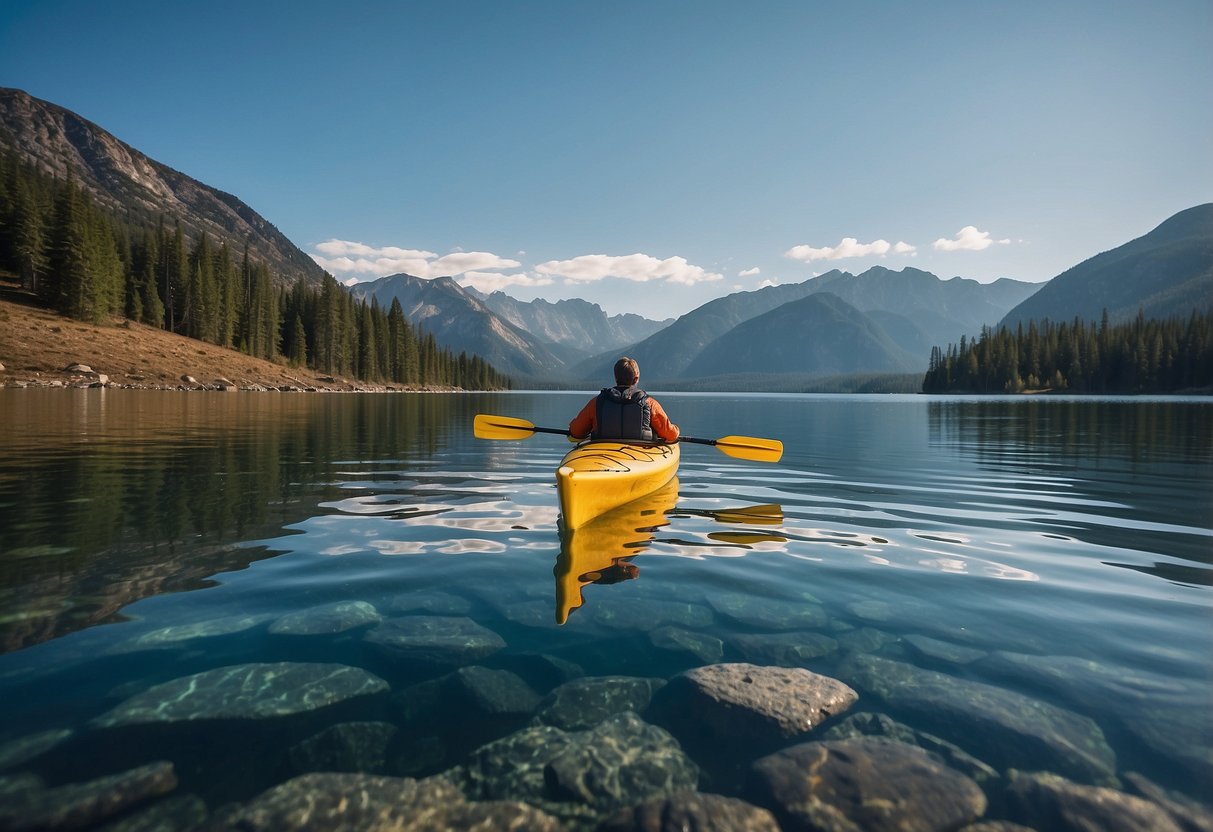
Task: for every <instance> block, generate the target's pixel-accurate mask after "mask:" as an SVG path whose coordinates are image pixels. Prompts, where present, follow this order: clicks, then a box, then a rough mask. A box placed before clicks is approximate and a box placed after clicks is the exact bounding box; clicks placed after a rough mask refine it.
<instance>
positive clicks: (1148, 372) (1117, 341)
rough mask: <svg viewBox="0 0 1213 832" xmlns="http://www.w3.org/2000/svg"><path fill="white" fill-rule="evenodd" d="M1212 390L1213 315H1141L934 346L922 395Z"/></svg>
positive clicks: (1046, 325)
mask: <svg viewBox="0 0 1213 832" xmlns="http://www.w3.org/2000/svg"><path fill="white" fill-rule="evenodd" d="M1210 387H1213V312H1209V311H1206V312H1203V313H1201V312H1193V313H1192V315H1191V316H1190V317H1189V318H1188V319H1187V320H1183V319H1179V318H1172V319H1169V320H1151V319H1147V318H1146V317H1145V315H1144V314H1138V316H1137V318H1136V319H1135V320H1134V321H1132V322H1130V323H1127V324H1118V325H1112V324H1110V323H1109V318H1108V315H1107V314H1106V313H1105V314H1104V316H1103V320H1102V321H1101V322H1100V323H1099V324H1094V323H1088V322H1085V321H1082V320H1081V319H1078V318H1075V319H1074V320H1073V321H1071V322H1068V323H1060V324H1054V323H1051V322H1049V321H1044V322H1043V323H1041V324H1039V325H1038V324H1036V323H1029V324H1028V325H1027V328H1026V329H1025V328H1024V326H1023V325H1022V324H1021V325H1020V326H1018V327H1017V328H1016V329H1014V330H1012V329H1010V328H1007V327H1003V328H1000V329H997V330H994V329H990V328H988V327H987V328H986V329H984V330H982V333H981V337H980V338H975V339H973V340H972V341H969V340H968V339H966V338H961V339H960V345H959V346H957V345H955V344H952V345H949V346H948V348H947V350H946V351H944V350H941V349H940V348H939V347H936V348H935V349H934V350H932V352H931V363H930V367H929V369H928V370H927V374H926V377H925V378H924V379H923V384H922V391H923V392H924V393H951V392H963V393H1019V392H1022V391H1024V390H1054V391H1061V390H1070V391H1073V392H1079V393H1169V392H1174V391H1181V390H1208V389H1209V388H1210Z"/></svg>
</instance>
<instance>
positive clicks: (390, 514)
mask: <svg viewBox="0 0 1213 832" xmlns="http://www.w3.org/2000/svg"><path fill="white" fill-rule="evenodd" d="M585 398H586V394H569V393H542V394H539V393H502V394H467V395H443V394H417V395H412V394H400V395H383V394H380V395H356V394H353V395H291V394H264V395H261V394H257V395H246V394H208V393H189V394H175V393H163V392H138V391H110V390H107V391H95V390H86V391H42V390H0V423H2V424H3V425H4V430H5V438H6V441H5V443H4V444H3V446H2V447H0V516H3V518H4V519H3V523H2V524H0V649H2V650H3V651H5V653H4V655H3V656H0V698H2V699H3V701H4V702H5V703H6V706H5V716H4V718H3V722H0V749H2V748H3V744H4V743H5V742H7V741H13V740H18V739H20V738H22V737H27V736H29V735H30V734H33V733H36V732H41V731H50V730H58V729H70V730H72V731H73V732H75V733H74V734H73V739H72V740H69V741H68V742H67V743H66V744H65V745H63V746H60V747H58V748H56V749H52V750H50V751H48V752H46V753H45V754H43V755H42V756H39V757H34V758H33V759H32V760H29V761H27V762H24V763H22V764H21V765H20V766H16V767H15V770H26V769H28V770H31V771H35V772H37V773H40V774H41V775H43V776H44V777H45V778H47V779H48V781H49V782H73V781H77V780H83V779H88V778H91V777H96V776H100V775H102V774H108V773H112V772H113V771H115V770H119V769H120V767H121V766H126V765H135V764H139V763H141V762H146V761H147V760H150V759H159V758H161V757H157V756H148V755H155V754H160V755H161V756H162V755H163V753H164V749H163V748H161V747H158V744H157V742H156V740H155V738H154V737H144V738H143V740H141V743H143V744H145V745H146V751H143V750H141V748H140V743H135V744H134V747H127V748H126V749H124V751H123V752H122V753H120V754H119V753H117V752H113V753H110V752H106V753H96V746H97V745H98V743H97V742H96V741H95V740H90V739H89V737H95V736H96V735H97V734H98V728H97V726H96V723H90V720H94V719H96V718H97V717H98V716H100V715H102V714H105V713H106V712H108V711H109V710H110V709H112V708H114V707H115V706H116V705H118V704H120V703H122V702H123V701H125V700H127V699H129V698H130V697H131V696H133V695H135V694H138V693H139V692H141V691H144V690H147V689H148V688H150V687H151V686H153V685H155V684H158V683H161V682H165V681H168V680H172V679H177V678H181V677H183V676H187V675H189V674H193V673H198V672H201V671H206V670H211V669H214V668H219V667H227V666H232V665H239V664H243V663H254V662H282V661H310V662H333V663H339V664H343V665H348V666H353V667H359V668H364V669H366V670H368V671H370V672H372V673H374V674H376V675H377V676H379V677H380V678H382V679H384V680H385V681H386V682H387V683H388V684H390V685H391V688H392V691H393V692H394V693H397V692H399V691H403V690H407V689H409V688H410V686H412V685H415V684H417V683H418V682H421V681H423V680H424V679H426V678H433V677H435V676H438V675H441V673H444V672H447V671H449V669H450V668H449V667H448V668H446V669H440V668H437V667H434V668H429V667H426V666H423V665H417V664H410V663H403V664H402V663H400V662H395V661H392V660H390V659H389V658H387V657H385V655H384V654H383V652H382V651H379V650H376V649H375V648H374V645H373V644H371V643H369V642H368V641H367V640H366V639H365V635H366V633H367V631H368V628H369V625H368V626H367V627H361V628H354V629H351V630H346V631H343V632H340V633H335V634H332V635H316V636H310V637H303V638H300V637H286V636H283V635H281V634H276V633H275V632H273V631H272V627H273V623H274V622H275V621H278V620H280V619H282V618H284V617H285V616H288V615H291V614H293V613H297V612H300V611H303V610H307V609H311V608H315V607H318V606H321V605H324V604H329V603H334V602H340V601H364V602H367V603H369V604H371V605H373V606H374V607H375V609H376V610H381V611H383V613H382V614H384V615H386V616H391V615H394V614H397V613H393V612H392V610H393V609H395V610H398V611H403V612H402V614H404V615H408V614H412V613H417V612H426V611H428V612H435V611H440V610H439V609H438V608H439V607H441V606H442V605H443V604H446V605H447V606H449V607H450V608H451V609H452V610H454V609H458V610H460V612H459V613H458V614H460V615H466V616H467V617H470V618H471V619H473V620H474V621H475V622H477V623H478V624H480V625H483V626H485V627H487V628H489V629H490V630H492V631H493V632H495V633H497V634H498V635H500V636H501V638H502V639H504V642H505V644H506V646H505V648H504V649H502V650H500V651H498V652H496V653H495V654H493V655H492V657H490V658H486V659H484V660H483V661H482V662H480V663H482V664H485V665H487V666H490V667H494V668H503V669H510V670H512V671H515V672H518V673H519V674H520V675H521V676H523V678H525V679H526V680H527V681H528V683H530V684H531V685H533V686H534V687H535V688H536V690H537V692H538V693H540V694H542V693H544V692H546V689H548V688H550V687H551V686H552V685H554V684H555V683H556V682H557V681H558V679H554V678H552V676H551V673H550V672H549V671H550V670H551V667H553V666H555V664H554V661H559V662H565V663H572V664H573V665H576V666H577V667H578V668H580V672H583V673H585V674H586V675H589V676H603V675H609V674H624V675H629V676H652V677H661V678H668V677H670V676H672V675H674V674H676V673H679V672H681V671H683V670H686V669H687V668H689V667H692V666H695V665H698V664H703V663H707V662H709V661H714V660H724V661H745V660H748V661H753V662H754V663H757V664H789V665H798V666H803V667H807V668H808V669H810V670H813V671H815V672H819V673H824V674H827V675H838V676H839V678H843V679H844V681H847V679H846V678H845V677H844V674H845V672H846V670H847V667H848V665H847V657H848V656H849V655H852V654H853V653H854V652H855V651H856V650H859V651H866V652H870V653H872V654H874V655H877V656H879V657H881V658H882V659H887V660H889V661H895V662H898V663H899V664H898V665H897V666H898V667H910V668H916V669H921V670H930V671H934V672H941V673H945V674H948V675H949V676H950V677H953V678H955V679H957V680H964V681H968V682H979V683H983V684H991V685H994V686H997V687H998V688H1000V689H1003V690H1007V691H1012V692H1014V693H1017V694H1023V695H1025V696H1027V697H1031V698H1032V699H1033V700H1039V701H1041V702H1047V703H1049V704H1050V705H1053V706H1056V707H1059V708H1063V709H1065V710H1067V711H1069V712H1073V713H1075V714H1079V715H1081V716H1083V717H1086V718H1089V719H1090V720H1092V721H1093V722H1094V724H1096V725H1097V726H1098V728H1099V729H1100V730H1101V731H1102V733H1103V734H1104V736H1105V737H1106V740H1107V743H1108V744H1109V746H1110V747H1111V749H1112V750H1113V752H1114V753H1115V758H1116V763H1115V766H1116V771H1117V772H1118V773H1123V772H1127V771H1137V772H1142V773H1144V774H1146V775H1147V776H1148V777H1150V778H1152V779H1154V780H1156V781H1158V782H1159V783H1162V784H1164V785H1166V786H1167V787H1169V788H1174V789H1179V790H1182V791H1186V792H1187V793H1189V794H1192V795H1197V796H1200V795H1202V793H1203V789H1204V788H1205V787H1206V786H1207V783H1208V777H1209V775H1210V772H1213V736H1211V727H1210V707H1209V705H1210V690H1211V686H1210V667H1211V665H1210V658H1211V657H1213V628H1211V627H1210V626H1209V625H1210V614H1209V613H1210V608H1211V605H1210V587H1211V586H1213V547H1211V546H1210V543H1211V542H1213V540H1211V538H1213V532H1211V531H1210V527H1211V522H1210V521H1211V519H1213V518H1211V505H1213V465H1211V463H1213V403H1210V402H1209V401H1208V400H1200V399H1192V400H1186V399H1154V400H1150V399H1092V398H1026V397H1025V398H1013V399H1004V398H942V397H939V398H936V397H924V396H905V397H898V396H869V397H847V396H785V395H717V394H712V395H707V394H704V395H694V394H665V395H661V399H662V402H663V404H664V405H665V407H666V410H667V411H668V412H669V413H670V414H671V416H672V418H673V419H674V420H675V421H676V422H678V423H679V424H681V426H682V428H683V430H684V432H686V433H688V434H692V435H695V436H700V437H713V436H721V435H727V434H748V435H755V436H764V437H772V438H779V439H782V440H783V441H784V443H785V447H786V452H785V456H784V458H783V460H782V462H781V463H779V464H777V465H763V464H760V463H753V462H747V461H744V460H739V459H733V458H730V457H727V456H725V455H723V454H721V453H719V452H717V451H715V450H713V449H711V448H706V447H702V446H685V447H684V449H683V455H682V459H683V461H682V465H681V468H680V471H679V477H678V480H677V482H676V483H674V484H672V485H671V487H670V488H669V489H666V490H665V491H663V492H661V493H659V494H657V495H654V496H653V497H652V498H650V499H648V500H646V501H641V502H640V503H638V504H636V505H633V506H631V507H629V508H627V509H626V510H624V511H622V512H620V513H617V514H614V515H611V516H609V517H607V518H604V521H603V523H601V524H598V525H597V526H596V527H595V528H594V529H590V530H589V531H588V532H587V531H586V530H585V529H582V530H578V532H577V533H574V534H573V535H569V534H564V535H562V533H561V529H560V526H559V522H558V511H557V508H556V494H555V487H554V482H553V471H554V469H555V467H556V466H557V463H558V461H559V459H560V457H561V455H562V454H563V453H564V451H566V450H567V449H568V447H569V446H568V444H567V442H565V441H564V440H563V439H562V438H560V437H555V436H543V435H539V436H536V437H534V438H532V439H530V440H528V441H524V442H486V441H481V440H476V439H474V438H473V436H472V429H471V425H472V417H473V416H474V415H475V414H476V413H500V414H505V415H510V416H518V417H522V418H525V419H529V420H531V421H533V422H535V423H536V424H539V425H547V426H555V427H561V426H564V425H566V424H567V420H568V419H569V418H570V417H571V415H572V414H574V413H575V412H576V411H577V409H578V408H579V407H580V405H581V404H582V403H583V402H584V400H585ZM426 598H428V599H429V600H428V601H424V599H426ZM723 598H731V599H735V600H736V599H739V600H738V603H742V602H745V603H748V604H749V605H751V606H750V607H749V609H748V611H747V610H746V609H742V611H741V612H739V613H737V612H736V611H734V613H730V612H729V611H728V607H727V604H723V603H722V600H721V599H723ZM401 599H406V601H407V599H413V600H414V601H416V602H417V603H423V601H424V603H423V605H422V606H420V607H415V608H412V609H409V608H408V604H407V603H404V602H402V601H401ZM418 599H421V600H418ZM435 599H439V600H435ZM441 599H445V601H443V600H441ZM672 603H674V604H682V605H689V607H688V608H689V609H691V610H692V612H689V613H680V612H678V611H677V609H676V607H674V606H669V605H670V604H672ZM402 604H403V606H402ZM661 604H666V605H667V606H664V607H663V606H661ZM788 604H790V605H793V607H794V606H795V605H801V606H802V607H804V608H806V609H807V608H812V609H814V610H817V609H820V610H821V616H820V618H817V619H814V620H813V621H811V622H809V623H803V622H802V623H800V624H796V623H795V622H793V623H791V624H787V623H786V622H785V623H780V622H778V621H774V622H771V621H764V620H763V618H762V615H761V613H760V611H761V610H762V608H763V606H764V605H767V606H768V607H770V608H772V609H775V608H778V609H788V608H789V607H788V606H787V605H788ZM427 605H428V606H427ZM743 606H744V605H743ZM663 610H665V612H662V611H663ZM700 610H702V611H703V612H702V613H700V612H699V611H700ZM667 615H668V620H666V619H663V616H667ZM704 616H706V617H704ZM562 619H563V620H564V623H563V624H558V623H557V622H558V621H559V620H562ZM671 626H672V627H676V628H678V629H680V630H682V631H685V632H692V633H695V634H697V635H698V636H699V637H702V638H703V639H705V641H704V643H705V644H708V645H712V644H719V645H720V647H719V650H720V654H719V658H713V657H712V653H711V648H710V647H709V648H705V649H706V651H707V652H704V651H703V650H700V652H699V653H698V654H697V653H696V652H695V651H694V650H690V651H688V650H686V649H671V647H670V645H669V644H668V643H666V642H663V641H661V640H660V639H658V638H656V637H654V631H655V630H657V629H660V628H661V627H671ZM787 633H793V635H792V636H790V637H789V636H787ZM756 636H759V637H761V638H755V637H756ZM772 636H775V638H771V637H772ZM798 638H799V639H800V640H801V642H803V644H812V645H815V647H814V649H812V650H806V649H803V644H802V646H801V647H796V646H795V644H793V643H794V642H796V640H797V639H798ZM789 644H792V646H791V647H790V646H789ZM536 657H549V658H544V659H542V660H540V659H536ZM551 657H554V659H553V658H551ZM543 662H547V664H546V665H544V668H545V670H544V672H543V673H540V672H539V671H538V670H536V668H538V667H539V666H540V665H541V664H542V663H543ZM469 663H470V662H469ZM560 666H562V667H563V666H565V665H560ZM545 674H546V675H545ZM861 704H862V705H864V706H868V705H869V703H868V702H867V701H861ZM351 707H353V706H351ZM368 707H369V706H368ZM863 709H864V710H868V709H872V710H882V709H881V708H880V707H879V706H873V707H870V708H869V707H864V708H863ZM883 710H886V711H888V710H895V708H890V707H885V708H884V709H883ZM388 713H392V711H390V710H389V711H388ZM895 715H896V716H898V717H899V718H903V719H905V720H906V721H908V722H910V723H913V721H914V718H915V717H914V714H912V713H908V712H907V713H900V714H895ZM383 716H384V709H383V706H382V704H379V705H376V706H375V711H374V713H373V714H371V713H369V712H368V713H367V714H361V715H360V714H358V713H356V712H355V713H352V714H351V713H344V714H343V715H342V718H343V719H350V718H351V717H352V718H355V719H358V718H368V719H369V718H372V717H373V718H376V719H380V718H382V717H383ZM389 719H390V717H389ZM313 727H314V726H313ZM457 729H458V726H456V725H454V724H452V725H450V726H442V725H437V726H430V729H429V734H427V735H426V736H424V737H422V736H419V735H417V734H416V733H415V732H414V733H413V734H409V732H408V731H406V732H405V734H406V735H407V736H401V737H400V738H398V739H397V740H396V741H395V742H396V746H397V752H398V754H402V755H403V756H404V757H410V758H411V759H412V760H413V762H412V763H410V764H408V765H403V764H397V765H396V768H395V769H394V770H392V771H391V772H390V773H398V774H403V773H408V774H411V775H422V774H429V773H435V772H437V771H441V770H444V769H445V768H448V767H450V766H452V765H455V764H457V763H458V762H460V761H461V754H463V753H465V752H466V750H467V749H465V748H462V747H461V746H460V743H459V742H457V741H455V740H454V739H453V738H452V736H453V735H454V734H455V733H458V730H457ZM444 732H446V733H444ZM448 733H449V734H451V735H452V736H447V735H446V734H448ZM434 739H441V740H443V741H444V743H445V744H444V745H441V748H442V749H445V750H440V751H437V752H434V751H433V748H435V747H439V746H435V745H434V744H433V743H430V740H434ZM481 739H483V738H481ZM297 740H298V737H294V738H292V739H291V740H290V741H291V742H296V741H297ZM422 740H424V741H425V742H426V743H429V744H427V745H425V747H426V748H427V749H430V751H429V752H427V754H428V756H426V755H424V754H420V753H419V752H418V753H412V751H410V748H411V746H410V743H415V744H420V743H422ZM144 741H145V742H144ZM280 741H281V742H286V741H285V740H279V739H278V738H276V737H275V736H274V735H273V734H272V733H271V734H267V738H266V739H265V740H264V742H265V743H266V747H264V748H262V749H261V750H260V757H261V758H262V760H263V761H264V764H263V765H261V766H259V767H258V768H257V771H258V774H257V776H253V777H250V776H248V774H247V771H245V770H244V769H242V773H241V777H240V778H239V779H238V780H236V781H235V782H233V780H234V778H233V777H231V776H228V775H225V773H224V771H223V769H224V767H225V766H226V765H227V764H228V762H229V761H226V760H224V759H221V757H222V755H216V754H215V753H214V750H213V749H210V750H206V749H204V750H202V751H198V752H197V759H192V758H191V759H190V761H189V766H188V767H186V766H182V765H179V766H178V767H179V769H185V771H184V774H182V780H183V788H188V789H189V790H191V791H193V792H195V793H198V794H201V795H202V796H203V797H204V798H205V799H206V800H207V801H208V803H210V804H211V805H212V806H214V805H217V804H218V803H220V802H223V801H227V800H238V799H247V798H248V797H250V796H252V794H255V793H256V792H257V791H260V790H261V789H264V788H266V787H268V786H269V785H273V784H274V783H276V782H279V781H280V780H282V779H285V778H286V777H288V776H290V775H291V773H293V772H292V771H291V769H290V766H289V765H286V764H284V763H282V760H281V758H283V757H284V753H285V749H284V748H282V747H276V746H275V743H278V742H280ZM73 743H75V745H73ZM90 743H91V744H90ZM82 749H87V750H88V751H89V753H88V754H87V755H86V754H83V753H81V750H82ZM181 753H182V754H183V755H184V756H185V757H189V755H190V754H191V753H193V752H186V751H183V752H181ZM1047 762H1048V761H1042V765H1044V764H1046V763H1047ZM389 768H390V766H389ZM405 769H408V770H407V771H406V770H405ZM712 788H713V790H716V791H724V792H729V791H730V790H733V791H736V790H737V789H739V788H740V786H739V785H738V784H729V783H721V782H715V783H713V784H712Z"/></svg>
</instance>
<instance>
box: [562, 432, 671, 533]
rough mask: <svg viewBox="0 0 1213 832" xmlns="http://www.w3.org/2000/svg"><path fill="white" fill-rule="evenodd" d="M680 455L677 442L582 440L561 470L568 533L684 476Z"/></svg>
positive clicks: (563, 462) (563, 503) (563, 504)
mask: <svg viewBox="0 0 1213 832" xmlns="http://www.w3.org/2000/svg"><path fill="white" fill-rule="evenodd" d="M678 456H679V449H678V445H677V444H673V445H665V444H657V445H648V444H643V443H631V442H602V441H600V442H582V443H581V444H580V445H578V446H577V447H576V448H573V450H571V451H569V452H568V453H567V454H565V455H564V459H563V460H561V462H560V468H558V469H557V471H556V490H557V493H558V494H559V495H560V513H561V515H562V516H563V518H564V527H565V529H570V530H571V529H575V528H577V527H579V526H583V525H585V524H586V523H587V522H589V521H590V520H592V519H593V518H595V517H597V516H598V515H600V514H603V513H605V512H607V511H610V510H611V509H613V508H615V507H616V506H621V505H623V504H624V503H630V502H632V501H633V500H635V499H638V498H640V497H643V496H644V495H646V494H650V493H652V492H654V491H656V490H657V489H658V488H661V486H663V485H665V484H666V483H667V482H669V481H670V480H671V479H672V478H673V477H674V475H675V474H677V473H678Z"/></svg>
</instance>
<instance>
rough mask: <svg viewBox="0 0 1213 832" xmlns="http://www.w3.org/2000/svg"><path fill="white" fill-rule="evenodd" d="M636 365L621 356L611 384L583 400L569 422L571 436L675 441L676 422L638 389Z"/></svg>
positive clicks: (634, 361)
mask: <svg viewBox="0 0 1213 832" xmlns="http://www.w3.org/2000/svg"><path fill="white" fill-rule="evenodd" d="M639 383H640V365H639V364H637V363H636V360H635V359H632V358H628V357H627V356H624V357H623V358H621V359H619V360H618V361H616V362H615V386H614V387H604V388H603V389H602V392H601V393H599V394H598V395H597V396H595V397H594V398H592V399H590V400H589V401H588V402H586V405H585V407H583V408H581V412H580V413H578V414H577V416H576V417H575V418H574V419H573V421H571V422H569V435H570V436H571V437H572V438H574V439H584V438H585V437H587V436H589V437H591V438H593V439H637V440H640V441H642V442H676V441H678V425H676V424H674V423H673V422H671V421H670V419H669V417H668V416H666V415H665V410H664V409H663V408H662V407H661V405H660V404H659V403H658V402H657V400H656V399H654V398H653V397H652V396H650V395H649V394H648V393H646V392H644V391H643V390H641V389H640V388H639V387H637V386H636V385H638V384H639Z"/></svg>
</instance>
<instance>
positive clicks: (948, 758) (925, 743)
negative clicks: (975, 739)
mask: <svg viewBox="0 0 1213 832" xmlns="http://www.w3.org/2000/svg"><path fill="white" fill-rule="evenodd" d="M856 737H883V738H885V739H890V740H897V741H898V742H903V743H905V744H906V745H912V746H915V747H916V748H921V749H922V750H923V751H925V752H927V753H928V754H930V755H931V757H932V758H933V759H935V760H937V761H939V762H941V763H943V764H944V765H946V766H948V767H949V768H954V769H956V770H957V771H959V772H961V773H962V774H965V775H967V776H969V777H972V778H973V779H974V780H976V781H977V782H978V783H985V782H986V781H989V780H997V779H998V777H999V774H998V772H997V771H995V770H994V769H993V768H991V767H990V766H988V765H986V764H985V763H983V762H982V761H981V760H978V759H977V758H976V757H974V756H973V755H971V754H969V753H968V752H966V751H964V750H963V749H962V748H960V746H957V745H953V744H952V743H950V742H948V741H947V740H945V739H942V738H940V737H937V736H935V735H934V734H928V733H926V732H925V731H919V730H917V729H915V728H911V727H910V726H909V725H903V724H902V723H900V722H897V721H896V720H894V719H892V718H891V717H888V716H885V715H884V714H873V713H861V714H852V715H851V716H848V717H847V718H846V719H844V720H842V722H840V723H838V724H837V725H835V726H834V727H832V728H830V729H829V730H828V731H826V732H825V733H824V734H823V735H822V739H823V740H849V739H855V738H856Z"/></svg>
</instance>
